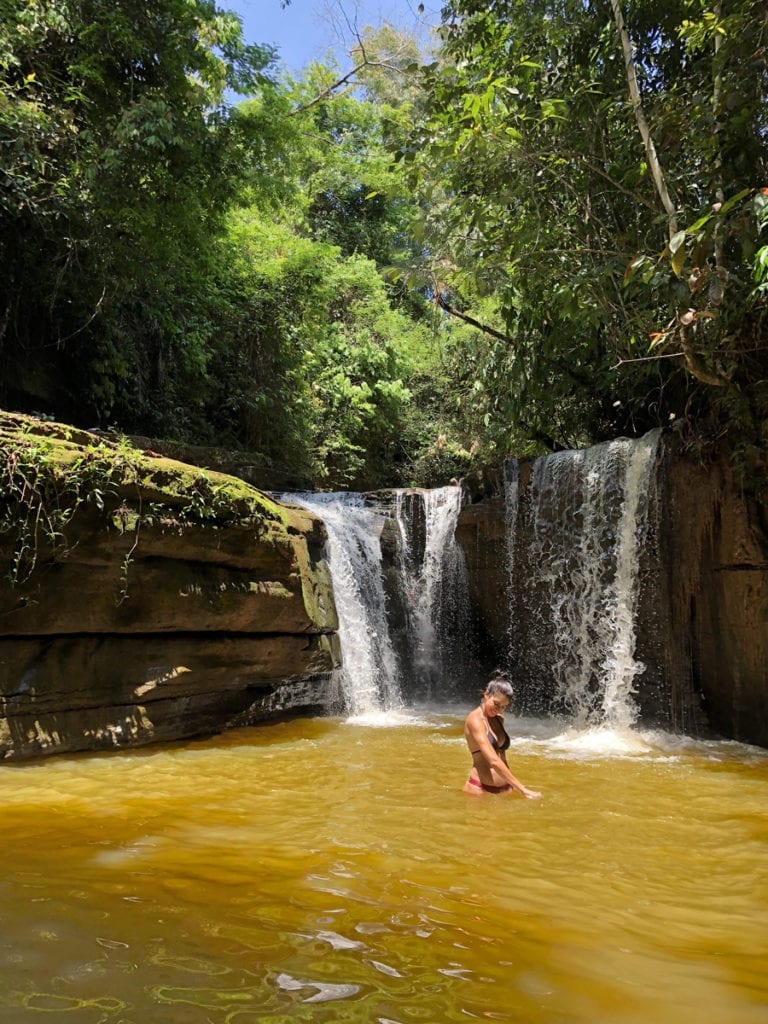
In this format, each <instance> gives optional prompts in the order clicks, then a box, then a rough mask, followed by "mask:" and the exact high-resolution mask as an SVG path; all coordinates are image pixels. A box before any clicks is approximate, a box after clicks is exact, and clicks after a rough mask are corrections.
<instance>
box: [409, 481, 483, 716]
mask: <svg viewBox="0 0 768 1024" xmlns="http://www.w3.org/2000/svg"><path fill="white" fill-rule="evenodd" d="M418 495H419V497H420V499H421V501H422V502H423V509H424V553H423V557H422V558H421V560H420V561H419V560H417V559H416V558H415V557H414V545H413V544H412V542H411V538H410V527H411V525H412V524H411V522H409V521H408V519H407V518H406V505H405V503H404V501H402V500H400V495H398V501H397V503H396V514H397V518H398V527H399V531H400V536H401V539H402V541H401V542H402V565H403V575H404V585H405V590H406V595H407V600H408V604H409V609H410V615H409V620H410V634H411V636H410V644H411V649H412V657H413V665H414V667H415V670H416V675H417V677H418V678H419V680H420V681H421V682H422V683H426V686H427V691H428V692H427V693H426V694H425V696H427V697H429V698H431V697H433V696H434V694H433V693H432V689H433V686H434V684H435V683H436V682H437V680H438V679H439V680H440V681H441V682H442V683H445V677H446V672H447V671H448V672H450V667H449V666H448V665H447V664H446V662H447V660H448V659H447V657H446V655H449V654H450V651H449V650H447V648H450V646H451V636H453V637H459V638H461V636H462V634H465V633H466V619H467V601H468V597H467V595H468V583H467V570H466V565H465V563H464V555H463V552H462V550H461V548H460V547H459V545H458V543H457V541H456V524H457V522H458V518H459V513H460V512H461V505H462V492H461V488H460V487H456V486H449V487H437V488H434V489H431V490H423V491H418ZM459 642H460V641H459ZM454 667H455V666H454Z"/></svg>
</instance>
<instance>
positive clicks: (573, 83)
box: [405, 0, 768, 447]
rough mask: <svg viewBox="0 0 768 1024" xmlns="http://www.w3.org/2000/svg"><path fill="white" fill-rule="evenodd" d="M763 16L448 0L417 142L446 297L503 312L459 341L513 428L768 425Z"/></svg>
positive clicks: (471, 370) (539, 431)
mask: <svg viewBox="0 0 768 1024" xmlns="http://www.w3.org/2000/svg"><path fill="white" fill-rule="evenodd" d="M622 6H623V7H624V10H623V11H622ZM767 17H768V15H767V13H766V8H765V6H764V4H762V3H755V2H752V0H736V2H722V3H717V4H715V5H714V6H712V7H709V6H708V5H707V4H706V3H698V2H697V3H692V2H690V0H672V2H665V3H663V4H660V3H655V2H653V0H635V2H633V3H631V4H623V5H620V4H619V3H617V2H616V0H610V2H609V0H596V2H590V3H582V2H581V0H579V2H571V0H565V2H561V3H557V4H555V3H551V2H549V0H483V2H479V0H452V2H450V3H449V4H448V5H447V7H446V10H445V11H444V24H443V28H442V38H443V48H442V53H441V60H440V61H439V62H436V63H434V64H432V65H431V66H430V67H428V68H427V69H426V71H425V91H426V95H427V97H428V104H429V110H428V115H427V116H426V117H425V118H424V120H423V122H422V124H421V126H420V128H419V130H418V131H417V132H416V133H415V134H414V137H413V141H412V146H411V148H410V150H407V151H406V152H405V157H406V158H407V159H408V160H410V161H411V162H412V164H413V167H414V176H413V177H414V180H416V181H419V182H421V183H422V187H425V188H426V189H427V195H429V196H430V197H431V198H432V200H433V201H432V203H431V207H430V211H429V214H428V215H427V216H426V218H425V225H424V232H425V237H427V238H428V240H429V246H428V247H429V251H430V254H431V256H430V260H431V272H432V280H433V282H434V287H435V289H436V290H437V291H438V292H439V294H440V296H441V299H442V301H443V302H444V304H445V305H446V306H450V307H451V308H452V309H454V311H456V310H458V311H463V312H464V313H466V312H467V311H470V312H471V311H472V310H473V309H474V308H478V309H479V308H481V300H482V302H483V304H484V305H485V307H486V310H487V308H488V302H489V300H490V302H491V305H492V306H493V307H494V308H495V311H496V315H497V317H498V320H497V322H496V323H495V326H496V328H501V329H500V330H497V331H496V333H495V334H494V333H487V335H486V339H487V340H486V341H485V342H484V343H482V344H480V343H479V342H478V341H477V339H475V340H474V341H473V342H472V343H471V344H470V346H469V347H468V348H467V347H465V348H464V349H463V355H464V358H465V366H466V379H467V380H472V381H474V387H475V388H476V390H477V392H478V397H479V398H480V400H481V401H482V402H483V403H484V404H485V405H486V407H487V408H488V412H489V414H490V416H491V418H492V420H493V421H494V422H495V423H496V424H497V425H498V427H499V429H500V431H501V433H502V440H506V441H508V440H510V439H511V438H512V436H513V434H514V433H515V432H516V433H517V435H518V436H522V437H524V438H529V439H538V440H540V441H543V442H544V443H546V444H550V443H553V442H554V443H559V444H563V445H570V446H572V445H575V444H579V443H584V442H588V441H590V440H595V439H599V438H603V437H608V436H612V435H615V434H617V433H619V432H629V433H637V432H639V431H642V430H644V429H647V428H648V427H650V426H652V425H654V424H656V423H666V422H669V420H670V418H676V417H683V416H685V417H686V418H687V419H688V421H689V423H690V424H691V425H692V426H693V427H694V428H695V430H696V431H697V432H698V433H699V434H700V435H702V434H707V433H708V434H710V435H712V434H715V435H716V434H719V433H720V432H722V431H723V430H730V431H731V433H733V434H735V435H736V437H737V439H738V441H739V442H741V443H743V444H745V445H747V446H748V447H749V446H754V445H763V444H764V443H765V441H766V440H768V436H767V435H766V429H767V426H768V424H767V418H768V394H767V392H766V385H765V380H766V376H768V374H767V373H766V371H767V370H768V345H767V344H766V341H765V310H766V306H765V297H766V289H767V287H768V286H767V285H766V266H767V263H768V260H767V254H768V249H766V247H765V244H764V243H765V238H764V236H761V231H762V230H763V229H764V227H765V224H766V209H767V206H768V196H767V194H766V190H765V189H764V187H763V186H764V185H765V184H766V171H767V170H768V166H767V163H768V160H767V152H766V128H768V125H767V124H766V103H765V100H766V84H767V81H766V31H767V29H768V21H767V20H766V19H767ZM761 243H762V244H761ZM486 315H487V314H486ZM478 319H482V318H481V317H480V318H478ZM485 322H486V324H487V323H489V322H490V323H493V321H488V320H486V321H485ZM467 355H469V356H470V358H469V359H467V358H466V357H467ZM505 431H506V432H507V434H506V436H504V432H505Z"/></svg>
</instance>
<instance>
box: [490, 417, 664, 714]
mask: <svg viewBox="0 0 768 1024" xmlns="http://www.w3.org/2000/svg"><path fill="white" fill-rule="evenodd" d="M657 443H658V432H652V433H651V434H649V435H646V437H644V438H642V439H641V440H639V441H631V440H628V439H626V438H619V439H618V440H616V441H610V442H607V443H605V444H601V445H596V446H595V447H593V448H588V449H584V450H580V451H570V452H558V453H556V454H554V455H549V456H546V457H543V458H540V459H537V460H536V461H535V463H534V465H533V471H532V479H531V486H530V500H531V515H532V520H533V522H532V543H531V549H530V552H529V555H528V561H529V566H530V569H529V572H530V575H531V579H530V581H529V583H530V586H531V587H532V589H533V591H534V593H537V594H538V600H539V611H538V623H537V627H536V629H537V636H536V646H537V647H538V655H539V657H540V658H542V659H545V660H546V661H547V662H548V663H549V666H550V669H549V671H550V672H551V673H552V674H553V675H554V677H555V686H556V691H555V697H556V699H557V700H558V702H559V703H560V704H561V705H562V706H563V707H565V708H566V709H567V710H568V711H569V712H570V713H571V714H572V715H573V716H574V717H575V719H576V721H577V723H579V724H595V723H599V724H604V725H607V726H610V727H614V728H623V727H628V726H630V725H631V724H632V723H633V722H634V720H635V718H636V708H635V705H634V699H633V695H634V686H635V680H636V677H637V676H638V675H639V674H640V673H641V672H642V671H643V668H644V666H643V664H642V663H641V662H639V661H637V660H636V659H635V641H636V627H635V612H636V607H637V599H638V589H639V570H638V565H639V558H638V556H639V545H640V543H641V541H642V539H643V536H644V534H645V532H646V530H647V517H648V506H649V490H650V479H651V470H652V467H653V461H654V456H655V451H656V446H657ZM508 498H509V493H508ZM509 514H510V513H509V512H508V515H509ZM508 536H509V532H508Z"/></svg>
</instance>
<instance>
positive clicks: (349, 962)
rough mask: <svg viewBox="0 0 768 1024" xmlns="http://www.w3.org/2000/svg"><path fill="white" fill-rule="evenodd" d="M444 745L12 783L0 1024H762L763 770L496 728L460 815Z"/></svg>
mask: <svg viewBox="0 0 768 1024" xmlns="http://www.w3.org/2000/svg"><path fill="white" fill-rule="evenodd" d="M461 710H462V711H464V710H466V709H461ZM461 725H462V720H461V715H460V713H459V711H458V710H454V711H450V710H443V711H437V710H431V711H421V712H418V713H417V712H411V713H403V714H400V715H394V714H389V715H385V716H383V717H381V718H378V719H377V718H375V717H374V718H373V719H370V720H368V722H366V721H365V720H363V721H358V722H351V723H347V722H344V721H343V720H341V719H333V718H330V719H314V720H304V721H294V722H291V723H282V724H278V725H271V726H263V727H259V728H254V729H249V730H242V731H239V732H236V733H231V734H228V735H226V736H222V737H218V738H216V739H212V740H208V741H205V742H193V743H187V744H183V745H181V744H179V745H174V746H172V747H167V748H148V749H145V750H142V751H139V752H127V753H125V752H124V753H119V754H115V755H107V756H81V757H65V758H58V759H54V760H51V761H48V762H41V763H38V764H33V765H26V766H6V767H3V768H2V770H0V809H1V812H2V820H3V842H2V847H1V849H2V861H3V870H2V889H3V895H4V900H3V925H2V931H0V1020H1V1021H2V1022H3V1024H17V1022H18V1024H31V1022H32V1021H41V1022H42V1021H51V1022H56V1024H58V1022H62V1024H98V1022H104V1024H107V1022H109V1024H257V1022H258V1024H278V1022H279V1024H288V1022H297V1021H313V1022H324V1021H328V1022H331V1021H334V1022H335V1021H355V1022H369V1021H370V1022H380V1024H392V1022H399V1024H408V1022H429V1024H442V1022H446V1021H466V1020H467V1019H470V1020H471V1019H480V1020H496V1021H507V1022H513V1021H521V1022H527V1024H538V1022H546V1024H555V1022H557V1024H561V1022H562V1024H595V1022H605V1024H649V1022H651V1021H653V1022H654V1024H665V1022H670V1024H671V1022H673V1021H674V1022H675V1024H677V1022H679V1021H680V1020H681V1019H691V1020H695V1021H696V1022H697V1024H725V1022H727V1024H764V1022H765V1020H766V1019H768V885H767V879H766V874H767V873H768V868H767V867H766V865H767V864H768V858H767V856H766V855H767V854H768V819H766V815H765V810H766V804H767V802H766V797H767V796H768V752H766V751H761V750H757V749H755V748H750V747H745V746H741V745H738V744H733V743H713V742H698V741H694V740H683V739H681V738H675V737H670V736H663V735H651V734H630V735H628V736H617V735H615V734H610V733H600V732H592V733H585V734H581V735H579V734H573V735H568V734H563V733H562V732H558V729H557V728H556V727H555V726H554V725H552V724H543V723H535V722H530V721H517V722H515V721H511V720H508V728H509V731H510V733H512V734H513V736H516V738H515V740H514V742H513V747H512V749H511V751H510V764H511V766H512V769H513V771H514V772H515V773H516V774H517V775H518V776H519V777H520V778H521V779H522V780H523V781H524V782H526V783H527V784H528V785H530V786H532V787H535V788H537V789H541V790H542V791H543V793H544V798H543V799H542V800H540V801H526V800H522V799H520V798H506V797H484V798H482V799H479V800H477V799H472V798H471V797H467V796H465V795H464V794H463V793H462V791H461V787H462V784H463V782H464V780H465V777H466V773H467V769H468V765H469V758H468V755H467V752H466V748H465V746H464V743H463V740H462V738H461Z"/></svg>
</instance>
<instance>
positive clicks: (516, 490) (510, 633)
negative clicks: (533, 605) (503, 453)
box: [504, 459, 520, 664]
mask: <svg viewBox="0 0 768 1024" xmlns="http://www.w3.org/2000/svg"><path fill="white" fill-rule="evenodd" d="M519 502H520V463H519V462H518V461H517V459H507V460H506V462H505V463H504V526H505V533H506V555H507V565H506V570H507V605H508V606H509V610H510V615H509V625H508V626H507V659H508V661H509V662H510V664H514V662H515V654H516V636H515V629H514V622H515V615H514V603H515V594H516V590H515V544H516V542H517V516H518V506H519Z"/></svg>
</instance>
